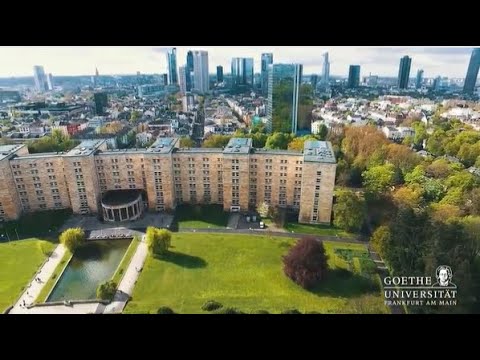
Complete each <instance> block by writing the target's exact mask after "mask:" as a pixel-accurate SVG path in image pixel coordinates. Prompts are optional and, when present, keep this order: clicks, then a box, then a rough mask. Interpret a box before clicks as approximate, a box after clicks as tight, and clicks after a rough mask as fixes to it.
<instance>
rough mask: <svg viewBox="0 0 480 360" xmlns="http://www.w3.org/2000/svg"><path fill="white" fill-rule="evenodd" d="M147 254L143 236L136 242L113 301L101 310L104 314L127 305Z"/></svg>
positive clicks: (119, 309) (116, 311) (114, 311)
mask: <svg viewBox="0 0 480 360" xmlns="http://www.w3.org/2000/svg"><path fill="white" fill-rule="evenodd" d="M147 255H148V248H147V243H146V241H145V236H143V237H142V241H141V242H140V244H138V247H137V250H136V251H135V254H134V255H133V257H132V260H131V261H130V265H129V266H128V268H127V270H126V271H125V275H124V276H123V278H122V281H121V282H120V285H119V286H118V289H117V292H116V294H115V297H114V298H113V301H112V302H111V303H110V304H108V305H107V306H106V307H105V309H104V311H103V313H104V314H120V313H121V312H122V311H123V309H124V308H125V305H127V301H128V300H129V299H130V297H131V296H132V293H133V288H134V287H135V284H136V282H137V279H138V276H139V275H140V271H141V270H142V268H143V264H144V263H145V259H146V258H147Z"/></svg>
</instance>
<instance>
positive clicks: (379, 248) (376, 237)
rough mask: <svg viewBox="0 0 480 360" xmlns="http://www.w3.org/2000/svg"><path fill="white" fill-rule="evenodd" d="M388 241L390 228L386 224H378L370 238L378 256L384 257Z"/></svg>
mask: <svg viewBox="0 0 480 360" xmlns="http://www.w3.org/2000/svg"><path fill="white" fill-rule="evenodd" d="M389 243H390V229H389V227H388V226H385V225H382V226H379V227H378V228H377V229H376V230H375V231H374V232H373V234H372V237H371V238H370V244H371V245H372V248H373V250H375V251H376V252H377V253H378V255H380V257H382V258H384V257H385V254H386V252H387V248H388V246H389Z"/></svg>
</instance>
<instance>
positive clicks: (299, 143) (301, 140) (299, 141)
mask: <svg viewBox="0 0 480 360" xmlns="http://www.w3.org/2000/svg"><path fill="white" fill-rule="evenodd" d="M307 140H317V138H316V137H315V136H313V135H305V136H302V137H294V138H293V139H292V140H291V141H290V142H289V143H288V150H297V151H302V150H303V148H304V145H305V141H307Z"/></svg>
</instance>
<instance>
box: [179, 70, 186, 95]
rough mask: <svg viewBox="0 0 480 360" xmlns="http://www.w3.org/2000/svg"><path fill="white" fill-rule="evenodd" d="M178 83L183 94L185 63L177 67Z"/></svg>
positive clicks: (184, 90)
mask: <svg viewBox="0 0 480 360" xmlns="http://www.w3.org/2000/svg"><path fill="white" fill-rule="evenodd" d="M178 83H179V85H180V92H181V93H182V94H184V95H185V93H186V92H187V65H184V66H180V67H179V68H178Z"/></svg>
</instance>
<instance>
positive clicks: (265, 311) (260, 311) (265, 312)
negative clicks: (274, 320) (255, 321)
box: [252, 310, 270, 315]
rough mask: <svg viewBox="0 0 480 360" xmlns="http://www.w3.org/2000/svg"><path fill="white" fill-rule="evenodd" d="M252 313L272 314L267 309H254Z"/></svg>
mask: <svg viewBox="0 0 480 360" xmlns="http://www.w3.org/2000/svg"><path fill="white" fill-rule="evenodd" d="M252 314H256V315H257V314H258V315H260V314H270V313H269V312H268V311H267V310H254V311H252Z"/></svg>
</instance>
